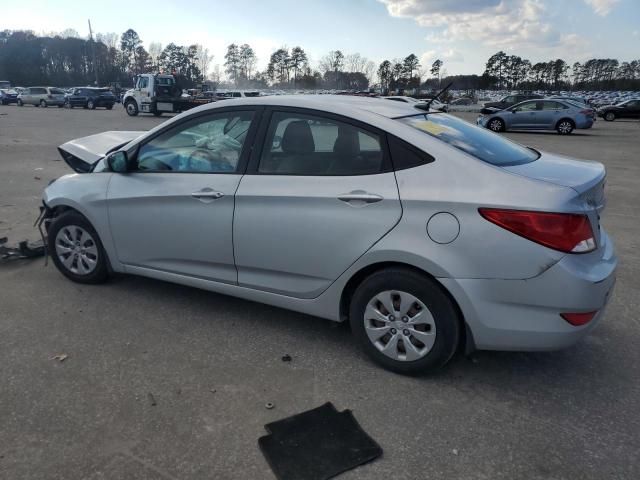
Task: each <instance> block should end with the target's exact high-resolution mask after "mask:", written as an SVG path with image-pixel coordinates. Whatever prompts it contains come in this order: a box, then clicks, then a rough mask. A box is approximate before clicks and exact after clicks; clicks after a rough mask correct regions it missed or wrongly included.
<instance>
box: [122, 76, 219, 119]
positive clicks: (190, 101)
mask: <svg viewBox="0 0 640 480" xmlns="http://www.w3.org/2000/svg"><path fill="white" fill-rule="evenodd" d="M213 101H215V99H213V98H207V97H204V96H203V97H193V96H186V97H185V96H183V95H182V89H181V88H180V87H179V86H178V84H177V82H176V78H175V77H174V76H173V75H164V74H151V73H145V74H142V75H138V76H137V78H136V83H135V87H134V88H132V89H131V90H127V92H126V93H125V94H124V97H123V98H122V105H123V106H124V109H125V111H126V112H127V114H128V115H130V116H132V117H135V116H136V115H138V113H152V114H153V115H155V116H157V117H159V116H160V115H162V114H163V113H180V112H184V111H185V110H189V109H190V108H194V107H197V106H199V105H203V104H205V103H211V102H213Z"/></svg>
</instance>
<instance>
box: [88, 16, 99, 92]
mask: <svg viewBox="0 0 640 480" xmlns="http://www.w3.org/2000/svg"><path fill="white" fill-rule="evenodd" d="M87 22H89V40H90V41H91V56H92V57H93V72H94V73H95V75H96V87H99V86H100V83H99V81H98V65H97V63H96V46H95V43H94V41H93V31H92V30H91V20H90V19H88V20H87Z"/></svg>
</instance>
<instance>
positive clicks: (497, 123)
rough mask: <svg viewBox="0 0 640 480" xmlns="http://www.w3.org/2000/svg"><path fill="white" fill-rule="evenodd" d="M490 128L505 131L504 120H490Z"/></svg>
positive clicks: (495, 130)
mask: <svg viewBox="0 0 640 480" xmlns="http://www.w3.org/2000/svg"><path fill="white" fill-rule="evenodd" d="M487 126H488V127H489V130H491V131H493V132H503V131H504V122H503V121H502V120H501V119H500V118H492V119H491V120H489V123H488V124H487Z"/></svg>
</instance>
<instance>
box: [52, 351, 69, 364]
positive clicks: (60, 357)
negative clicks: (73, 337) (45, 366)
mask: <svg viewBox="0 0 640 480" xmlns="http://www.w3.org/2000/svg"><path fill="white" fill-rule="evenodd" d="M67 358H69V355H67V354H66V353H59V354H58V355H54V356H53V357H51V358H50V360H57V361H59V362H60V363H62V362H64V361H65V360H66V359H67Z"/></svg>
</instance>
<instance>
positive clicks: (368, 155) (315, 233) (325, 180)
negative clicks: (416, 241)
mask: <svg viewBox="0 0 640 480" xmlns="http://www.w3.org/2000/svg"><path fill="white" fill-rule="evenodd" d="M343 120H344V119H342V118H341V117H333V116H329V115H327V116H324V114H323V116H319V115H316V114H315V113H314V114H312V113H309V112H308V111H305V110H300V109H298V110H290V111H274V112H273V113H272V115H271V118H270V120H269V122H268V128H266V129H265V131H264V133H263V135H262V137H263V138H264V139H265V140H264V142H263V144H262V148H258V149H256V152H255V153H254V155H253V156H252V160H251V165H250V168H249V171H248V172H247V175H245V176H244V177H243V178H242V181H241V182H240V186H239V187H238V192H237V193H236V212H235V220H234V246H235V257H236V266H237V268H238V283H239V284H240V285H241V286H246V287H250V288H255V289H260V290H267V291H271V292H276V293H280V294H284V295H289V296H292V297H298V298H314V297H317V296H318V295H320V294H321V293H322V292H323V291H324V290H325V289H327V288H328V287H329V285H330V284H331V283H332V282H333V281H335V280H336V279H337V278H338V277H339V276H340V275H341V274H342V273H343V272H344V271H345V270H346V269H347V268H349V266H350V265H351V264H352V263H353V262H355V261H356V260H357V259H358V258H359V257H360V256H361V255H363V254H364V253H365V252H366V251H367V250H368V249H369V248H371V246H372V245H374V244H375V243H376V242H377V241H378V240H380V238H382V237H383V236H384V235H385V234H386V233H387V232H388V231H389V230H391V229H392V228H393V227H394V226H395V225H396V223H397V222H398V220H399V219H400V216H401V214H402V210H401V206H400V200H399V196H398V187H397V185H396V180H395V175H394V173H393V171H392V169H391V168H390V162H389V159H388V155H387V153H386V148H385V146H384V142H385V140H384V136H383V134H381V133H380V132H378V131H375V130H373V129H369V128H368V127H363V126H360V125H354V124H352V123H347V122H348V121H346V120H344V121H343Z"/></svg>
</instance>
